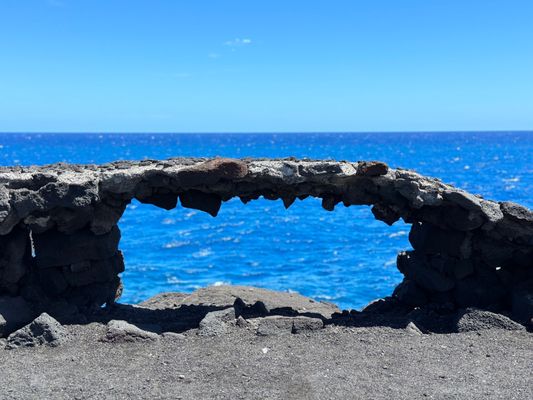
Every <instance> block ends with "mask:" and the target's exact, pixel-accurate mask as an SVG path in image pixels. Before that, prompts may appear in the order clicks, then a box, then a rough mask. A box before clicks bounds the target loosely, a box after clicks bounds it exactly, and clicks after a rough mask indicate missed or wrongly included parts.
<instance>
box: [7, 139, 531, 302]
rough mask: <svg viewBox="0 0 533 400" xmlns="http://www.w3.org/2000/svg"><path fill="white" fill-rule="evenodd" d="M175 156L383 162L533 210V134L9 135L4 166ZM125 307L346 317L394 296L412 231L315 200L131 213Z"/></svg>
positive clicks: (126, 229)
mask: <svg viewBox="0 0 533 400" xmlns="http://www.w3.org/2000/svg"><path fill="white" fill-rule="evenodd" d="M174 156H227V157H287V156H296V157H300V158H301V157H309V158H324V159H336V160H351V161H357V160H382V161H385V162H387V163H388V164H389V165H391V166H393V167H404V168H412V169H415V170H417V171H419V172H420V173H423V174H426V175H430V176H435V177H439V178H441V179H442V180H443V181H445V182H447V183H452V184H455V185H456V186H459V187H461V188H464V189H467V190H469V191H471V192H474V193H479V194H482V195H483V196H485V197H486V198H490V199H494V200H511V201H516V202H518V203H521V204H523V205H526V206H528V207H530V208H533V132H500V133H489V132H477V133H471V132H469V133H459V132H456V133H368V134H367V133H342V134H341V133H335V134H333V133H332V134H312V133H305V134H303V133H302V134H300V133H295V134H201V135H200V134H7V133H0V164H1V165H16V164H22V165H30V164H48V163H54V162H58V161H65V162H75V163H103V162H108V161H114V160H118V159H144V158H168V157H174ZM120 228H121V230H122V240H121V245H120V247H121V249H122V250H123V252H124V256H125V259H126V272H125V273H124V274H123V280H124V285H125V291H124V296H123V298H122V300H123V301H126V302H137V301H140V300H143V299H145V298H147V297H149V296H151V295H153V294H155V293H158V292H161V291H192V290H194V289H195V288H198V287H201V286H206V285H218V284H222V283H231V284H243V285H255V286H261V287H266V288H272V289H278V290H292V291H297V292H300V293H302V294H304V295H307V296H311V297H314V298H316V299H319V300H328V301H332V302H335V303H337V304H339V305H340V306H341V307H344V308H359V307H362V306H364V305H365V304H366V303H368V302H369V301H370V300H372V299H375V298H377V297H380V296H385V295H388V294H390V293H391V291H392V289H393V288H394V286H395V285H396V284H397V283H398V282H399V281H400V280H401V275H400V273H399V272H398V271H397V270H396V266H395V258H396V253H397V252H398V251H399V250H403V249H408V248H410V245H409V242H408V239H407V234H408V228H409V227H408V226H407V225H405V224H403V223H402V222H401V221H399V222H397V223H396V224H395V225H394V226H392V227H388V226H386V225H385V224H384V223H382V222H379V221H375V220H374V218H373V216H372V214H371V212H370V208H368V207H363V206H361V207H349V208H345V207H343V206H342V205H340V206H338V207H337V208H336V209H335V211H333V212H327V211H325V210H323V209H322V208H321V206H320V201H319V200H317V199H306V200H305V201H297V202H296V203H295V204H294V205H293V206H292V207H291V208H290V209H289V210H285V209H284V207H283V205H282V203H281V200H278V201H268V200H263V199H260V200H257V201H254V202H251V203H249V204H247V205H243V204H242V203H241V202H240V201H239V200H231V201H229V202H227V203H224V204H223V205H222V209H221V211H220V213H219V216H218V217H216V218H212V217H211V216H209V215H208V214H205V213H202V212H199V211H194V210H190V209H183V208H180V207H178V208H176V209H174V210H171V211H165V210H160V209H157V208H155V207H154V206H151V205H144V204H139V203H137V202H135V203H132V204H131V205H130V206H129V207H128V209H127V210H126V212H125V214H124V216H123V218H122V219H121V221H120Z"/></svg>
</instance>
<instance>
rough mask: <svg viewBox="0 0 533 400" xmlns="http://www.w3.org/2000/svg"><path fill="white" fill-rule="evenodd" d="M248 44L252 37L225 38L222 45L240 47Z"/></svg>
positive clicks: (250, 42)
mask: <svg viewBox="0 0 533 400" xmlns="http://www.w3.org/2000/svg"><path fill="white" fill-rule="evenodd" d="M249 44H252V39H250V38H242V39H241V38H235V39H232V40H227V41H225V42H224V46H229V47H241V46H246V45H249Z"/></svg>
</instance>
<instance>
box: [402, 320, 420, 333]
mask: <svg viewBox="0 0 533 400" xmlns="http://www.w3.org/2000/svg"><path fill="white" fill-rule="evenodd" d="M405 331H406V332H407V333H409V334H411V335H415V336H420V335H423V333H422V331H421V330H420V329H419V328H418V326H416V325H415V323H414V322H413V321H411V322H409V323H408V324H407V326H406V327H405Z"/></svg>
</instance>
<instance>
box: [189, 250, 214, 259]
mask: <svg viewBox="0 0 533 400" xmlns="http://www.w3.org/2000/svg"><path fill="white" fill-rule="evenodd" d="M211 254H213V252H212V251H211V249H210V248H207V249H201V250H200V251H197V252H196V253H192V256H193V258H204V257H208V256H210V255H211Z"/></svg>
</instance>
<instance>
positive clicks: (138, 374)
mask: <svg viewBox="0 0 533 400" xmlns="http://www.w3.org/2000/svg"><path fill="white" fill-rule="evenodd" d="M67 329H68V331H69V339H68V340H67V341H66V342H65V343H63V344H61V345H60V346H58V347H47V346H41V347H36V348H19V349H15V350H0V363H1V365H2V373H1V374H0V387H1V391H0V398H1V399H505V400H509V399H532V398H533V335H532V334H531V333H528V332H526V331H507V330H501V329H489V330H482V331H478V332H465V333H453V334H424V335H420V334H417V333H416V332H412V331H409V330H406V329H392V328H389V327H378V326H375V327H344V326H334V325H333V326H332V325H328V326H327V327H326V328H324V329H321V330H318V331H310V332H308V333H301V334H290V333H288V334H279V335H272V336H258V335H256V334H255V333H254V332H253V331H252V330H250V329H246V328H239V327H237V326H236V327H234V328H233V329H232V330H231V331H229V332H228V333H226V334H224V335H219V336H215V337H205V336H200V335H197V331H196V330H191V331H188V332H186V333H185V334H174V335H169V336H160V339H158V340H156V341H153V342H151V341H149V342H133V343H104V342H101V341H100V338H101V337H102V336H103V335H104V334H105V331H106V327H105V325H104V324H101V323H91V324H88V325H70V326H67ZM2 347H3V346H2Z"/></svg>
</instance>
